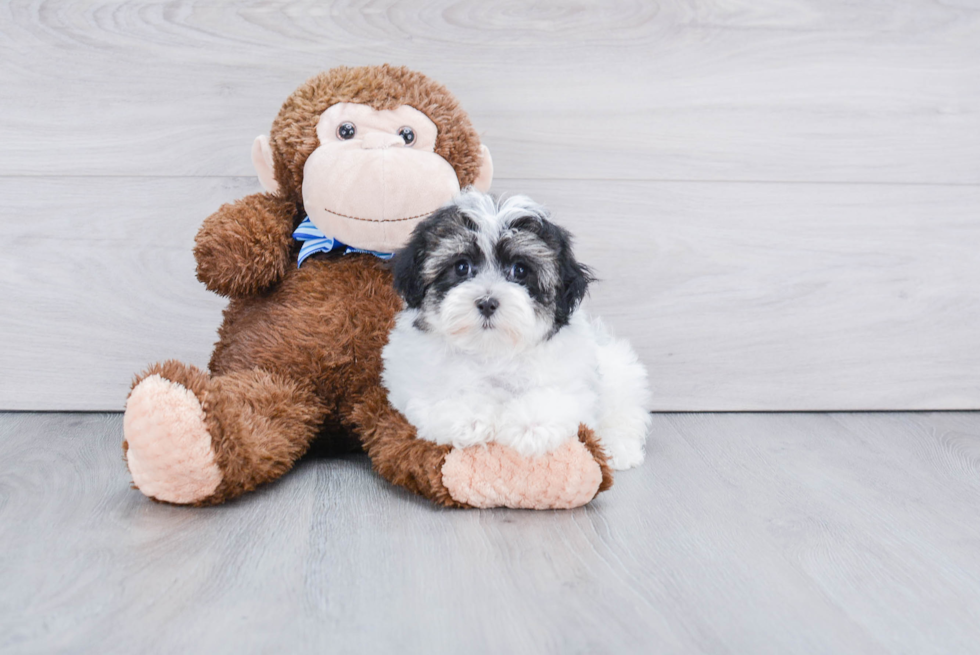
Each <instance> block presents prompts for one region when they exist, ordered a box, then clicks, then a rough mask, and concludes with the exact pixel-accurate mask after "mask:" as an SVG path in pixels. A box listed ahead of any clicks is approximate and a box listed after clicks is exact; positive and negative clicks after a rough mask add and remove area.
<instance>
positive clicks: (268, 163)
mask: <svg viewBox="0 0 980 655" xmlns="http://www.w3.org/2000/svg"><path fill="white" fill-rule="evenodd" d="M252 166H255V172H256V173H258V175H259V182H261V183H262V188H263V189H265V190H266V191H268V192H269V193H277V192H278V191H279V183H278V182H276V174H275V166H274V165H273V163H272V147H271V146H270V145H269V137H267V136H266V135H264V134H262V135H260V136H257V137H255V141H253V142H252Z"/></svg>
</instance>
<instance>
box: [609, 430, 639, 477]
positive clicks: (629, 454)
mask: <svg viewBox="0 0 980 655" xmlns="http://www.w3.org/2000/svg"><path fill="white" fill-rule="evenodd" d="M599 440H600V441H601V442H602V447H603V449H604V450H605V451H606V455H607V456H608V461H609V466H610V468H613V469H615V470H617V471H624V470H626V469H631V468H633V467H634V466H639V465H640V464H642V463H643V459H644V457H645V456H644V453H643V443H642V442H640V441H614V442H612V443H608V442H607V441H605V440H603V439H602V438H601V437H600V439H599Z"/></svg>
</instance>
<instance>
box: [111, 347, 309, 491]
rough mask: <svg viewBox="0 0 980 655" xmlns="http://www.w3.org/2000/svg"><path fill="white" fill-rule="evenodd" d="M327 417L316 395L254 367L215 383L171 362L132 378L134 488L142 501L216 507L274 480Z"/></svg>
mask: <svg viewBox="0 0 980 655" xmlns="http://www.w3.org/2000/svg"><path fill="white" fill-rule="evenodd" d="M324 416H325V410H324V408H323V406H322V404H321V403H320V402H319V401H318V400H317V398H316V397H315V395H314V394H313V392H312V391H311V390H309V389H306V388H305V387H304V386H303V385H300V384H298V383H296V382H295V381H293V380H290V379H288V378H286V377H284V376H282V375H277V374H273V373H268V372H266V371H262V370H259V369H251V370H247V371H238V372H234V373H229V374H226V375H220V376H215V377H212V376H210V375H208V374H207V373H205V372H203V371H201V370H199V369H197V368H195V367H193V366H188V365H185V364H181V363H180V362H176V361H168V362H165V363H163V364H156V365H154V366H151V367H150V368H149V369H147V370H146V371H145V372H144V373H143V374H142V375H141V376H139V377H138V378H137V380H136V383H135V384H134V386H133V390H132V392H131V393H130V396H129V399H128V401H127V403H126V414H125V416H124V418H123V430H124V434H125V441H123V451H124V453H125V457H126V462H127V465H128V466H129V471H130V473H131V474H132V476H133V484H134V486H135V487H136V488H138V489H139V490H140V491H142V492H143V493H144V494H146V495H147V496H149V497H151V498H153V499H155V500H160V501H165V502H169V503H177V504H187V505H214V504H217V503H221V502H224V501H225V500H228V499H230V498H234V497H236V496H239V495H241V494H242V493H244V492H246V491H251V490H252V489H254V488H255V487H257V486H258V485H260V484H262V483H264V482H270V481H272V480H275V479H276V478H278V477H279V476H281V475H282V474H283V473H285V472H286V471H288V470H289V469H290V468H292V466H293V464H294V463H295V462H296V460H297V459H299V458H300V457H301V456H302V455H303V454H304V453H305V452H306V451H307V449H308V448H309V445H310V442H311V441H312V440H313V438H314V437H315V436H316V434H317V430H318V428H319V426H320V424H321V423H322V421H323V419H324Z"/></svg>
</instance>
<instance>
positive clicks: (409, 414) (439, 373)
mask: <svg viewBox="0 0 980 655" xmlns="http://www.w3.org/2000/svg"><path fill="white" fill-rule="evenodd" d="M511 286H513V285H511ZM417 316H418V311H417V310H412V309H408V310H405V311H403V312H401V313H400V314H399V315H398V318H397V321H396V324H395V328H394V330H393V331H392V332H391V335H390V337H389V341H388V345H387V346H385V348H384V350H383V352H382V358H383V359H384V373H383V375H382V379H383V383H384V386H385V387H386V388H387V389H388V399H389V400H390V401H391V404H392V405H393V406H394V407H395V408H396V409H398V410H399V411H400V412H402V414H404V415H405V418H407V419H408V420H409V422H410V423H412V424H413V425H414V426H415V427H416V429H417V430H418V434H419V436H420V437H421V438H424V439H428V440H430V441H434V442H436V443H440V444H452V445H453V446H456V447H459V448H464V447H466V446H472V445H475V444H481V443H487V442H489V441H496V442H498V443H501V444H504V445H507V446H510V447H512V448H514V450H516V451H517V452H519V453H521V454H523V455H540V454H543V453H546V452H548V451H550V450H553V449H554V448H556V447H557V446H559V445H561V444H562V443H564V442H565V441H567V440H568V439H570V438H574V436H575V435H576V433H577V432H578V425H579V423H584V424H585V425H588V426H590V427H592V428H593V429H594V430H595V433H596V435H597V436H598V437H599V439H600V441H601V442H602V444H603V447H604V448H605V449H606V452H607V454H608V455H609V464H610V466H612V467H613V468H615V469H626V468H631V467H633V466H637V465H639V464H641V463H642V462H643V445H644V442H645V441H646V437H647V431H648V430H649V427H650V423H651V418H650V414H649V413H648V412H647V410H646V408H645V403H646V401H647V397H648V389H647V376H646V370H645V369H644V368H643V366H642V364H640V362H639V360H638V359H637V357H636V354H635V353H634V352H633V349H632V348H631V347H630V345H629V343H627V342H626V341H624V340H616V339H612V338H611V337H610V336H609V335H608V333H607V332H606V330H605V329H604V328H603V327H602V325H601V323H599V322H598V321H594V322H593V321H589V320H588V319H586V318H585V317H584V316H583V315H582V312H576V313H575V314H573V315H572V317H571V320H570V322H569V324H568V325H567V326H565V327H564V328H562V329H561V330H559V331H558V333H557V334H555V335H554V336H553V337H552V338H551V339H548V340H547V341H542V342H540V343H538V344H537V345H536V346H535V347H533V348H527V349H522V350H521V351H520V352H515V351H513V350H511V349H508V348H500V349H499V350H497V351H496V352H495V353H488V352H486V351H483V350H479V351H475V352H474V351H469V352H468V351H464V350H461V349H460V348H458V347H455V346H454V345H452V344H450V343H448V342H447V341H446V340H445V339H443V338H442V337H441V336H440V335H439V334H437V333H435V332H433V331H429V332H423V331H421V330H419V329H417V328H416V327H415V326H414V325H413V323H414V321H415V319H416V318H417Z"/></svg>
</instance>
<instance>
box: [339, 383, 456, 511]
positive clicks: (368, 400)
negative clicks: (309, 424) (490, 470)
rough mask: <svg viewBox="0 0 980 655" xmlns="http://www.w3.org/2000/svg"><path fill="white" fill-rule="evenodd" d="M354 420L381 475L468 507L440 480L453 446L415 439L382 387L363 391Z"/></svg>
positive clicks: (446, 502)
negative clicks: (389, 401) (456, 498)
mask: <svg viewBox="0 0 980 655" xmlns="http://www.w3.org/2000/svg"><path fill="white" fill-rule="evenodd" d="M353 420H354V421H355V422H356V423H357V427H358V431H359V432H360V435H361V444H362V445H363V446H364V450H365V451H367V454H368V456H369V457H370V458H371V463H372V464H373V465H374V470H375V471H377V472H378V474H379V475H381V477H383V478H385V479H386V480H388V481H389V482H391V483H393V484H397V485H398V486H400V487H405V488H406V489H408V490H409V491H412V492H414V493H417V494H419V495H421V496H424V497H425V498H428V499H430V500H432V501H434V502H436V503H438V504H440V505H445V506H447V507H469V505H467V504H465V503H461V502H459V501H457V500H455V499H454V498H453V497H452V495H450V493H449V490H448V489H447V488H446V486H445V485H444V484H443V483H442V467H443V465H445V463H446V455H448V454H449V453H450V451H452V446H448V445H439V444H436V443H433V442H431V441H426V440H425V439H418V438H417V437H416V435H415V428H414V427H412V425H411V424H410V423H409V422H408V421H407V420H405V417H404V416H402V415H401V413H400V412H398V410H396V409H395V408H394V407H392V406H391V405H390V404H389V403H388V397H387V396H386V395H385V392H384V390H383V389H382V388H380V387H378V388H375V389H372V390H370V391H368V392H367V393H366V394H365V396H364V398H363V399H362V402H361V403H360V404H359V405H357V407H355V408H354V413H353Z"/></svg>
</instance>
